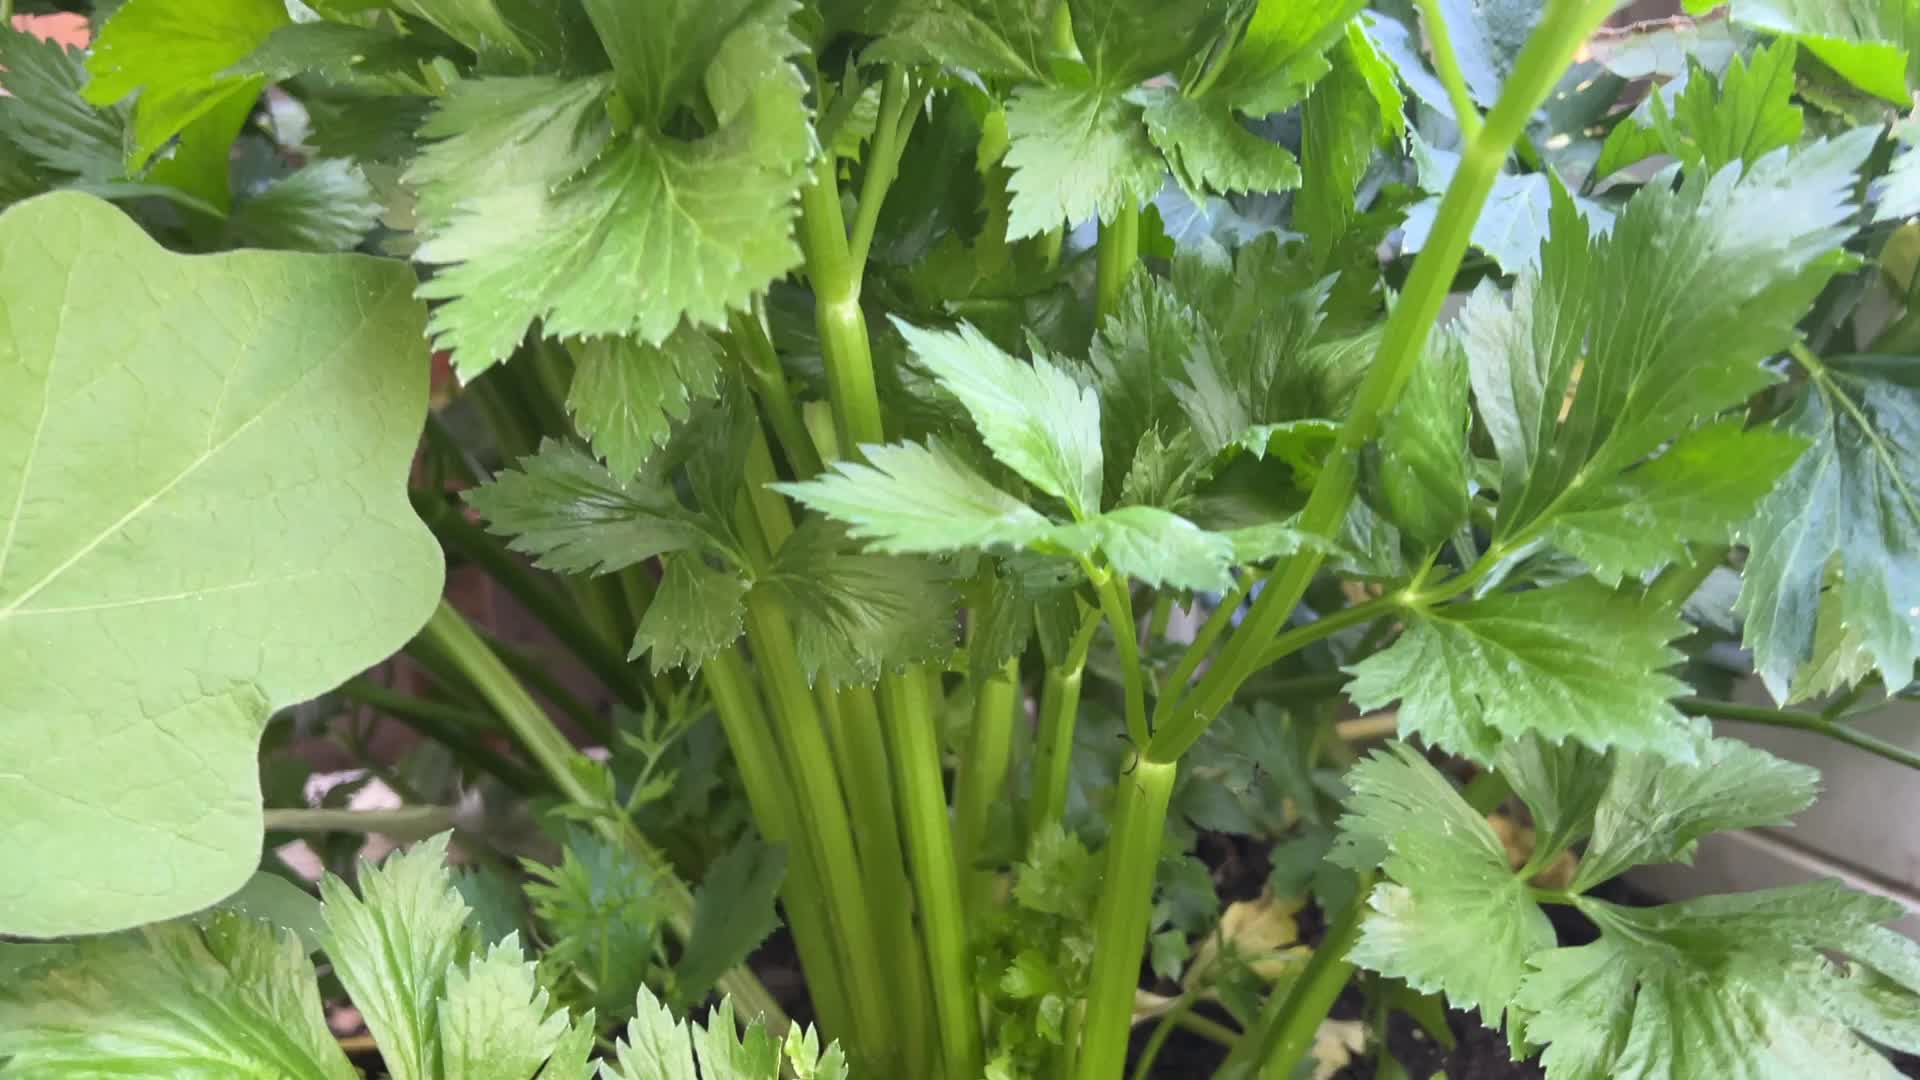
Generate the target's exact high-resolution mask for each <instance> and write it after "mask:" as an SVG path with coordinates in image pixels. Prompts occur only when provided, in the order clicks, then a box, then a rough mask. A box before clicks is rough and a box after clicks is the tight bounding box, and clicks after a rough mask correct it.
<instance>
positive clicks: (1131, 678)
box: [1088, 568, 1152, 746]
mask: <svg viewBox="0 0 1920 1080" xmlns="http://www.w3.org/2000/svg"><path fill="white" fill-rule="evenodd" d="M1088 576H1089V577H1091V578H1092V579H1093V588H1094V591H1095V592H1097V593H1098V594H1099V595H1100V609H1101V610H1102V611H1104V612H1106V615H1107V626H1108V627H1109V628H1110V629H1111V630H1112V631H1113V644H1114V647H1115V648H1117V649H1118V650H1119V651H1120V673H1121V679H1122V681H1123V683H1124V689H1125V690H1126V695H1127V706H1126V707H1127V737H1128V738H1130V739H1132V740H1133V744H1134V745H1135V746H1145V745H1147V740H1148V739H1149V738H1150V737H1151V735H1152V732H1151V731H1150V730H1149V729H1148V727H1147V687H1146V678H1145V676H1144V673H1143V672H1142V670H1141V667H1140V624H1139V623H1138V622H1137V621H1135V620H1134V617H1133V597H1132V595H1131V593H1130V592H1129V590H1128V589H1127V581H1126V579H1125V578H1123V577H1118V576H1116V575H1113V574H1110V573H1108V572H1106V571H1104V570H1095V569H1092V568H1089V569H1088Z"/></svg>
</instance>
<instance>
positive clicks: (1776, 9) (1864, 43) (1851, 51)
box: [1733, 0, 1920, 105]
mask: <svg viewBox="0 0 1920 1080" xmlns="http://www.w3.org/2000/svg"><path fill="white" fill-rule="evenodd" d="M1733 19H1734V22H1736V23H1739V24H1741V25H1743V26H1747V27H1751V28H1752V29H1755V30H1764V31H1767V32H1769V33H1774V34H1783V35H1787V36H1790V37H1792V38H1794V39H1795V40H1797V41H1799V43H1800V44H1802V45H1804V46H1806V49H1807V51H1808V52H1810V53H1812V54H1813V55H1815V56H1817V57H1819V58H1820V59H1821V61H1822V62H1824V63H1825V64H1826V65H1827V66H1828V67H1830V68H1832V69H1833V70H1834V71H1835V72H1837V73H1839V75H1840V77H1841V78H1844V79H1846V80H1847V81H1848V82H1850V83H1852V84H1853V85H1855V86H1857V87H1859V88H1860V89H1862V90H1865V91H1866V92H1868V93H1870V94H1875V95H1878V96H1880V97H1883V98H1885V99H1887V100H1888V101H1891V102H1894V103H1895V104H1899V105H1910V104H1912V101H1911V98H1910V95H1909V93H1908V87H1909V86H1910V84H1911V83H1910V80H1911V78H1912V68H1913V57H1912V55H1911V53H1910V51H1909V50H1910V48H1911V47H1912V46H1914V45H1920V11H1916V10H1915V9H1914V7H1913V6H1912V5H1911V4H1907V3H1905V2H1904V0H1736V2H1735V3H1734V4H1733Z"/></svg>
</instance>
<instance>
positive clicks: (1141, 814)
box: [1073, 758, 1179, 1080]
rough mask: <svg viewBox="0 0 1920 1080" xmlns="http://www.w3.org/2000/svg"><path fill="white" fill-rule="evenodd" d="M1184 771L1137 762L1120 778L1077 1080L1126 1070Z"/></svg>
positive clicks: (1101, 1079)
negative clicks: (1170, 815)
mask: <svg viewBox="0 0 1920 1080" xmlns="http://www.w3.org/2000/svg"><path fill="white" fill-rule="evenodd" d="M1178 771H1179V770H1178V767H1177V766H1176V765H1175V764H1174V763H1173V762H1153V761H1148V760H1145V759H1144V758H1136V759H1135V761H1134V763H1133V767H1132V768H1131V770H1129V771H1127V772H1125V773H1123V774H1122V775H1121V776H1120V782H1119V785H1118V787H1119V795H1118V800H1117V802H1116V804H1115V806H1114V816H1113V829H1112V831H1111V832H1110V833H1108V835H1107V851H1106V865H1105V872H1104V873H1103V874H1102V875H1101V880H1100V901H1099V904H1098V906H1097V908H1096V909H1095V912H1094V923H1093V940H1094V944H1095V949H1094V954H1093V974H1092V976H1091V985H1090V986H1089V987H1088V991H1087V1018H1086V1026H1085V1028H1083V1029H1082V1034H1081V1039H1080V1057H1079V1061H1078V1062H1076V1063H1075V1069H1074V1074H1073V1075H1074V1076H1075V1077H1076V1078H1077V1080H1117V1078H1118V1077H1120V1076H1121V1074H1122V1070H1123V1069H1124V1068H1125V1066H1126V1060H1127V1032H1128V1030H1129V1029H1131V1028H1132V1026H1133V1023H1132V1014H1133V996H1134V991H1135V990H1136V989H1138V988H1139V985H1140V955H1141V950H1142V948H1143V947H1144V946H1145V944H1146V940H1147V928H1148V925H1149V923H1150V920H1151V918H1152V914H1153V880H1154V871H1155V869H1156V868H1157V867H1158V866H1159V863H1160V836H1161V833H1162V832H1163V831H1164V830H1165V829H1166V824H1167V802H1168V800H1169V799H1170V798H1172V796H1173V780H1174V776H1175V774H1176V773H1177V772H1178Z"/></svg>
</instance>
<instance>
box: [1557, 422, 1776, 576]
mask: <svg viewBox="0 0 1920 1080" xmlns="http://www.w3.org/2000/svg"><path fill="white" fill-rule="evenodd" d="M1805 450H1806V443H1805V442H1803V441H1802V440H1800V439H1798V438H1795V437H1794V436H1792V435H1790V434H1787V433H1785V432H1780V431H1777V430H1774V429H1768V428H1756V429H1753V430H1745V429H1743V427H1742V425H1741V423H1740V421H1739V420H1737V419H1730V420H1723V421H1721V422H1719V423H1716V424H1711V425H1708V426H1707V427H1704V428H1699V429H1697V430H1695V431H1691V432H1688V433H1687V434H1685V435H1682V436H1681V437H1680V438H1678V439H1676V440H1675V441H1674V442H1673V445H1671V446H1669V447H1668V448H1667V449H1666V450H1665V451H1664V452H1663V453H1662V454H1661V455H1660V456H1659V457H1656V458H1654V459H1653V460H1652V461H1649V462H1647V463H1646V464H1644V465H1640V466H1636V467H1635V468H1632V469H1628V470H1627V471H1626V472H1624V473H1621V474H1620V475H1618V476H1616V477H1613V478H1612V479H1609V480H1604V481H1601V482H1598V483H1595V484H1591V485H1584V486H1582V487H1580V488H1578V489H1577V490H1575V491H1572V492H1569V493H1568V495H1567V496H1566V498H1565V500H1564V501H1563V502H1562V503H1561V509H1560V510H1559V511H1558V512H1557V513H1556V514H1555V515H1554V518H1553V525H1552V527H1551V528H1550V530H1549V531H1548V534H1547V535H1548V537H1549V538H1550V539H1551V541H1552V542H1553V543H1554V544H1555V545H1556V546H1557V547H1559V548H1561V549H1562V550H1564V551H1566V552H1567V553H1569V554H1571V555H1573V556H1575V557H1576V558H1579V559H1580V560H1582V561H1583V562H1585V563H1586V564H1587V566H1588V567H1589V568H1590V569H1591V570H1592V571H1593V574H1594V576H1595V577H1597V578H1599V579H1600V580H1601V581H1604V582H1606V583H1608V584H1617V583H1618V582H1619V581H1620V579H1621V578H1622V577H1623V576H1636V577H1637V576H1639V575H1642V574H1646V573H1648V572H1651V571H1654V570H1658V569H1660V568H1661V567H1663V566H1666V565H1667V564H1669V563H1673V562H1684V561H1685V560H1686V557H1687V550H1688V546H1689V545H1690V544H1694V545H1706V546H1708V547H1712V546H1715V545H1725V544H1727V543H1730V542H1731V541H1732V540H1733V535H1734V532H1735V531H1736V530H1737V529H1738V528H1739V527H1740V526H1741V525H1743V524H1745V523H1746V521H1747V519H1748V518H1749V517H1750V516H1751V515H1752V514H1753V509H1754V507H1755V506H1757V505H1759V503H1760V500H1761V499H1763V498H1765V497H1766V496H1767V493H1768V492H1770V491H1772V490H1773V486H1774V483H1775V482H1776V481H1778V480H1779V479H1780V477H1781V475H1782V474H1784V473H1785V472H1786V471H1787V470H1788V469H1789V468H1790V467H1791V466H1792V465H1793V463H1794V461H1795V460H1796V459H1798V458H1799V457H1800V455H1801V454H1802V453H1803V452H1804V451H1805Z"/></svg>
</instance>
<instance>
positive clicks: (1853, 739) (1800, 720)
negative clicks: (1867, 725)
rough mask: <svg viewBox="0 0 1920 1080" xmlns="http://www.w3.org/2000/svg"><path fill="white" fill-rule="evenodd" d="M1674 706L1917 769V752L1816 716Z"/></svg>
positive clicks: (1717, 705)
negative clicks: (1811, 737) (1801, 734)
mask: <svg viewBox="0 0 1920 1080" xmlns="http://www.w3.org/2000/svg"><path fill="white" fill-rule="evenodd" d="M1674 706H1675V707H1676V708H1678V709H1679V710H1680V711H1681V712H1684V713H1688V714H1690V715H1693V716H1706V717H1711V718H1713V719H1716V720H1732V721H1735V722H1737V723H1741V724H1759V725H1762V726H1765V727H1776V728H1788V729H1790V730H1793V731H1809V732H1812V733H1813V734H1815V735H1824V736H1826V737H1827V738H1829V739H1833V740H1835V741H1836V742H1842V743H1845V744H1847V745H1848V746H1851V747H1853V748H1855V749H1856V750H1864V751H1866V752H1867V753H1869V754H1872V755H1874V756H1876V757H1882V758H1885V759H1887V760H1888V761H1891V762H1894V763H1895V764H1897V765H1905V766H1906V767H1907V768H1909V769H1920V753H1916V752H1914V751H1912V750H1909V749H1907V748H1906V747H1903V746H1896V745H1894V744H1893V743H1890V742H1887V741H1886V740H1885V739H1880V738H1876V737H1874V736H1872V735H1869V734H1867V733H1866V732H1864V731H1860V730H1858V729H1856V728H1853V727H1849V726H1848V725H1846V724H1842V723H1837V722H1836V721H1834V720H1831V719H1829V718H1827V717H1825V716H1822V715H1820V714H1819V713H1810V712H1799V711H1795V710H1792V709H1769V708H1765V707H1763V706H1758V705H1740V704H1736V703H1734V702H1731V701H1712V700H1709V699H1707V698H1697V697H1689V698H1681V699H1679V700H1678V701H1675V702H1674Z"/></svg>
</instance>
